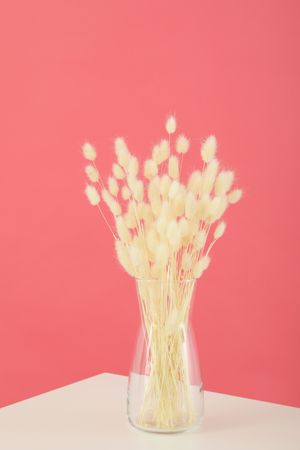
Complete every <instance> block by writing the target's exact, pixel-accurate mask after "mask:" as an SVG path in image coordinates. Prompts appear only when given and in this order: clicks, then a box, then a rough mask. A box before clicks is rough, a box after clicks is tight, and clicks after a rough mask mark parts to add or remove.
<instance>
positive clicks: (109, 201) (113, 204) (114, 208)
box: [101, 189, 122, 216]
mask: <svg viewBox="0 0 300 450" xmlns="http://www.w3.org/2000/svg"><path fill="white" fill-rule="evenodd" d="M101 196H102V198H103V201H104V202H105V203H106V205H107V206H108V208H109V209H110V211H111V213H112V214H113V215H114V216H119V215H120V214H121V213H122V210H121V206H120V204H119V203H118V202H117V201H116V200H115V199H114V198H113V197H112V196H111V194H110V193H109V192H108V190H107V189H102V191H101Z"/></svg>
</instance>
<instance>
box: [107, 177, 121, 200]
mask: <svg viewBox="0 0 300 450" xmlns="http://www.w3.org/2000/svg"><path fill="white" fill-rule="evenodd" d="M108 190H109V192H110V193H111V195H113V196H114V197H116V196H117V195H118V192H119V185H118V182H117V180H116V179H115V178H114V177H109V178H108Z"/></svg>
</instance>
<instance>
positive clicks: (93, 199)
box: [84, 184, 100, 206]
mask: <svg viewBox="0 0 300 450" xmlns="http://www.w3.org/2000/svg"><path fill="white" fill-rule="evenodd" d="M84 192H85V195H86V196H87V198H88V200H89V202H90V204H91V205H93V206H96V205H98V203H99V202H100V195H99V194H98V191H97V189H96V188H95V186H92V185H91V184H88V185H87V186H86V188H85V191H84Z"/></svg>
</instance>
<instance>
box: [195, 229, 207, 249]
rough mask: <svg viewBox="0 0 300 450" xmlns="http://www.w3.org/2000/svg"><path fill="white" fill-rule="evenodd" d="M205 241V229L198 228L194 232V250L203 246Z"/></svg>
mask: <svg viewBox="0 0 300 450" xmlns="http://www.w3.org/2000/svg"><path fill="white" fill-rule="evenodd" d="M205 242H206V232H205V230H200V231H199V232H198V233H197V234H196V236H195V239H194V247H195V250H196V251H200V250H201V249H202V248H203V247H204V245H205Z"/></svg>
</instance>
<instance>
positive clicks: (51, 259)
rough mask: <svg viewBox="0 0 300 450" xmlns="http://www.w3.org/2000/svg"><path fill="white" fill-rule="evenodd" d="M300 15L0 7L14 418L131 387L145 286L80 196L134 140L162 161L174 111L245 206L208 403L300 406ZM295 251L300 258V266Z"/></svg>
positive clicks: (207, 291)
mask: <svg viewBox="0 0 300 450" xmlns="http://www.w3.org/2000/svg"><path fill="white" fill-rule="evenodd" d="M299 9H300V8H299V2H297V1H291V0H284V1H283V0H282V1H274V0H270V1H266V0H259V1H254V0H251V1H240V2H238V1H228V0H227V1H225V0H224V1H209V2H208V1H207V2H204V1H198V0H194V1H193V0H187V1H174V0H173V1H168V2H167V1H157V0H155V1H154V0H151V1H138V0H136V1H131V0H130V1H120V0H119V1H116V0H109V1H99V0H94V1H92V0H84V1H83V0H77V1H74V0H72V1H71V0H69V1H67V0H51V1H50V0H49V1H48V0H46V1H38V0H36V1H34V0H27V1H26V2H24V1H14V0H9V1H2V2H1V6H0V47H1V48H0V50H1V51H0V54H1V71H0V78H1V82H0V94H1V95H0V99H1V101H0V129H1V131H0V133H1V167H0V171H1V174H0V184H1V187H0V193H1V194H0V195H1V218H0V233H1V234H0V236H1V239H0V255H1V256H0V279H1V284H0V405H1V406H3V405H6V404H9V403H12V402H16V401H18V400H21V399H24V398H26V397H30V396H32V395H35V394H38V393H41V392H44V391H46V390H50V389H53V388H56V387H58V386H62V385H65V384H68V383H71V382H73V381H75V380H79V379H82V378H85V377H88V376H91V375H94V374H97V373H100V372H102V371H111V372H116V373H122V374H126V373H127V372H128V368H129V363H130V357H131V353H132V349H133V344H134V338H135V332H136V327H137V324H138V321H139V316H138V314H139V312H138V306H137V300H136V295H135V287H134V283H133V280H132V279H130V278H129V277H128V276H127V275H126V274H125V273H124V272H123V271H122V270H121V268H120V267H119V266H118V264H117V262H116V258H115V256H114V254H113V251H112V246H113V241H112V238H111V236H110V234H109V233H108V231H107V229H106V228H105V226H104V224H103V223H102V222H101V220H100V217H98V213H97V211H96V209H93V208H92V207H90V206H89V205H88V204H87V202H86V199H85V197H84V194H83V187H84V184H85V179H84V175H83V165H84V162H83V160H82V157H81V152H80V146H81V144H82V143H83V142H84V141H85V140H86V139H89V140H91V141H92V142H93V143H94V144H95V145H96V147H97V149H98V151H99V163H100V165H101V170H102V173H103V174H108V171H109V167H110V165H111V163H112V159H113V149H112V142H113V138H114V137H115V136H117V135H125V137H126V138H127V140H128V144H129V146H130V148H131V150H132V151H133V152H136V153H138V154H139V155H140V156H145V155H146V154H148V153H149V151H150V148H151V146H152V145H153V144H154V143H156V141H157V140H158V139H160V138H161V137H162V136H163V134H164V127H163V125H164V120H165V117H166V115H167V114H168V113H170V112H174V113H175V114H176V115H177V118H178V122H179V129H180V130H181V131H184V132H185V133H186V134H187V135H188V136H190V137H191V139H192V143H193V146H194V155H193V162H191V161H190V162H187V163H186V165H185V168H186V169H188V168H189V167H190V166H192V165H197V164H198V163H200V161H199V150H198V149H199V142H200V140H201V139H203V138H204V137H205V136H207V135H208V134H210V133H215V134H216V135H217V137H218V139H219V142H220V145H219V157H220V159H221V161H222V162H223V165H224V166H225V167H226V168H233V169H235V170H236V173H237V176H238V184H239V185H240V186H241V187H243V188H244V192H245V195H244V198H243V201H242V202H241V203H240V204H239V205H237V206H236V207H233V208H232V209H231V210H230V211H229V212H228V215H227V219H226V220H227V222H228V230H227V231H226V235H225V236H224V238H223V239H222V240H221V241H220V242H219V243H218V245H217V246H215V248H214V251H213V263H212V265H211V267H210V269H209V270H208V271H207V273H206V274H205V276H204V277H203V278H202V280H201V283H200V284H199V286H198V290H197V298H196V302H195V308H194V323H195V328H196V335H197V339H198V342H199V351H200V357H201V362H202V372H203V378H204V382H205V387H206V389H210V390H215V391H220V392H225V393H230V394H236V395H241V396H245V397H250V398H257V399H261V400H266V401H271V402H278V403H283V404H287V405H294V406H300V392H299V379H300V367H299V337H300V336H299V320H298V318H299V313H300V305H299V278H300V277H299V252H298V250H299V230H300V223H299V167H300V157H299V144H300V138H299V103H300V95H299V94H300V89H299V71H300V70H299V69H300V64H299V50H300V49H299V43H300V41H299V18H300V17H299V16H300V14H299V13H300V11H299ZM297 253H298V254H297Z"/></svg>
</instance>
